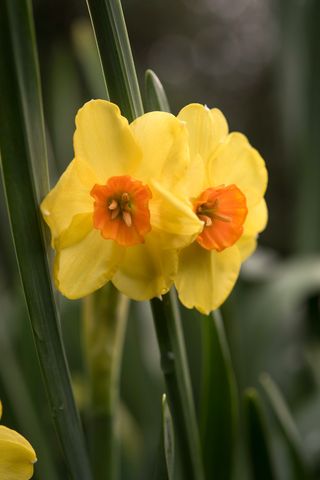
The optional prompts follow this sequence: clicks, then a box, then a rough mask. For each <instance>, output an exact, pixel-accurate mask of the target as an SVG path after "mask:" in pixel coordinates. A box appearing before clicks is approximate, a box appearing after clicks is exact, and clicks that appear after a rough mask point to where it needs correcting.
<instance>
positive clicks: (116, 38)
mask: <svg viewBox="0 0 320 480" xmlns="http://www.w3.org/2000/svg"><path fill="white" fill-rule="evenodd" d="M87 4H88V8H89V12H90V16H91V20H92V25H93V28H94V31H95V35H96V40H97V44H98V50H99V53H100V59H101V63H102V67H103V71H104V76H105V80H106V83H107V89H108V92H109V95H110V99H111V101H113V102H116V103H117V104H118V105H120V107H121V112H122V114H123V115H124V116H125V117H127V119H128V120H129V121H132V120H133V119H134V118H136V117H138V116H139V115H142V114H143V106H142V101H141V95H140V90H139V85H138V80H137V75H136V71H135V67H134V63H133V59H132V54H131V48H130V43H129V39H128V34H127V29H126V25H125V21H124V18H123V12H122V7H121V2H120V0H87Z"/></svg>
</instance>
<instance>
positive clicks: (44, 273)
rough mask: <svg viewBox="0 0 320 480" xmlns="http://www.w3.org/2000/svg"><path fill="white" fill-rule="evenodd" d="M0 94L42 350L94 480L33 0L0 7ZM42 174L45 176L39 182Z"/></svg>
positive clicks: (73, 442) (50, 382)
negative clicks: (49, 233)
mask: <svg viewBox="0 0 320 480" xmlns="http://www.w3.org/2000/svg"><path fill="white" fill-rule="evenodd" d="M23 65H26V66H27V68H25V69H24V68H22V66H23ZM0 91H1V94H2V97H1V108H0V150H1V164H2V177H3V181H4V187H5V193H6V201H7V207H8V212H9V216H10V222H11V229H12V234H13V239H14V245H15V251H16V256H17V262H18V267H19V272H20V276H21V280H22V286H23V290H24V294H25V299H26V304H27V308H28V313H29V318H30V321H31V326H32V331H33V335H34V341H35V346H36V349H37V354H38V357H39V361H40V365H41V369H42V373H43V377H44V381H45V385H46V389H47V393H48V398H49V403H50V407H51V412H52V416H53V420H54V423H55V426H56V429H57V432H58V436H59V439H60V443H61V446H62V451H63V454H64V457H65V460H66V463H67V465H68V469H69V473H70V476H71V478H73V480H90V479H91V474H90V468H89V462H88V459H87V453H86V449H85V444H84V438H83V433H82V429H81V425H80V421H79V415H78V412H77V409H76V406H75V402H74V397H73V392H72V388H71V382H70V376H69V370H68V365H67V360H66V357H65V352H64V347H63V343H62V338H61V332H60V325H59V317H58V313H57V309H56V306H55V302H54V295H53V291H52V286H51V279H50V273H49V268H48V264H47V256H46V247H45V239H44V236H43V232H42V228H41V220H40V214H39V206H38V205H39V204H38V199H39V195H41V192H42V193H43V191H44V189H45V185H46V178H42V177H43V176H44V177H45V175H46V167H42V164H45V162H46V150H45V139H44V137H43V132H44V128H43V114H42V104H41V91H40V85H39V78H38V69H37V57H36V47H35V44H34V27H33V23H32V13H31V5H30V2H29V1H27V0H2V1H1V2H0ZM33 127H34V128H33ZM36 174H37V175H40V177H41V178H39V177H37V178H35V176H36Z"/></svg>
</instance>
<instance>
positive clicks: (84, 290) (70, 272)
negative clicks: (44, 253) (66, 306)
mask: <svg viewBox="0 0 320 480" xmlns="http://www.w3.org/2000/svg"><path fill="white" fill-rule="evenodd" d="M122 255H123V248H122V247H120V246H118V245H117V244H116V243H115V242H114V241H113V240H105V239H104V238H102V236H101V234H100V232H99V231H98V230H91V232H90V233H89V234H88V235H87V236H86V237H85V238H84V239H83V240H81V241H80V242H79V243H76V244H74V245H72V246H70V247H68V248H63V249H62V250H58V251H57V255H56V259H55V264H54V279H55V284H56V287H57V288H58V290H60V292H61V293H62V294H63V295H64V296H66V297H68V298H71V299H76V298H81V297H84V296H85V295H88V294H89V293H92V292H94V291H95V290H98V289H99V288H100V287H102V286H103V285H104V284H105V283H107V282H108V281H109V280H110V279H111V277H112V275H113V274H114V272H115V270H116V268H117V266H118V264H119V263H120V261H121V258H122Z"/></svg>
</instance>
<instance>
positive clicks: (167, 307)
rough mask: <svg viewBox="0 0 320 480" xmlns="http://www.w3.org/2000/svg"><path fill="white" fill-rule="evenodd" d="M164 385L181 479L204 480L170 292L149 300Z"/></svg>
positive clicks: (180, 334)
mask: <svg viewBox="0 0 320 480" xmlns="http://www.w3.org/2000/svg"><path fill="white" fill-rule="evenodd" d="M151 308H152V312H153V318H154V324H155V329H156V334H157V339H158V344H159V348H160V355H161V368H162V371H163V374H164V377H165V381H166V386H167V397H168V403H169V407H170V411H171V415H172V419H173V424H174V428H175V434H176V438H177V445H178V448H179V453H180V457H181V463H182V468H183V475H184V476H183V478H184V480H189V479H190V480H203V479H204V473H203V466H202V458H201V447H200V439H199V431H198V426H197V420H196V414H195V408H194V402H193V395H192V387H191V381H190V376H189V368H188V362H187V356H186V351H185V345H184V338H183V331H182V325H181V319H180V315H179V311H178V306H177V303H176V299H175V296H174V292H173V291H171V292H170V293H167V294H166V295H163V297H162V300H160V299H158V298H154V299H152V300H151Z"/></svg>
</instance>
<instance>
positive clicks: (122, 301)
mask: <svg viewBox="0 0 320 480" xmlns="http://www.w3.org/2000/svg"><path fill="white" fill-rule="evenodd" d="M127 307H128V300H127V298H125V297H124V296H123V295H121V293H119V292H118V291H117V290H116V289H115V287H114V286H113V285H112V284H111V283H110V282H109V283H108V284H107V285H106V286H105V287H104V288H102V289H101V290H99V291H98V292H96V293H95V294H93V295H91V296H89V297H87V298H86V299H85V300H84V341H85V352H86V361H87V368H88V380H89V394H90V417H89V438H90V447H91V460H92V467H93V471H94V478H95V479H96V480H101V479H104V480H111V479H115V478H117V474H118V453H119V452H118V439H117V431H116V423H117V415H118V404H119V377H120V368H121V359H122V351H123V342H124V336H125V330H126V322H127Z"/></svg>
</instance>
